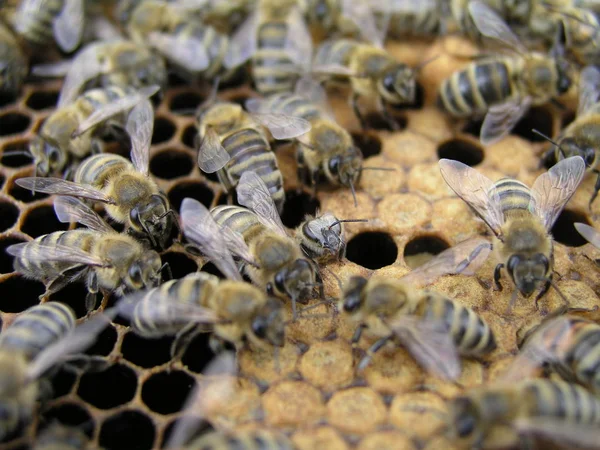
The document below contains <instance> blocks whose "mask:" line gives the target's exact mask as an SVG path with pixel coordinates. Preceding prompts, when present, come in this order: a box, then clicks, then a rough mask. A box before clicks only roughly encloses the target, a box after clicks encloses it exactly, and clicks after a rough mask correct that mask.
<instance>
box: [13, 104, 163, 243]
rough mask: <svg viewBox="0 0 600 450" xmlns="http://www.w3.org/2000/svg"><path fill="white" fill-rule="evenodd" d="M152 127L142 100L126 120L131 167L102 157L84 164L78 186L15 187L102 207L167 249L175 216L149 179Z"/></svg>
mask: <svg viewBox="0 0 600 450" xmlns="http://www.w3.org/2000/svg"><path fill="white" fill-rule="evenodd" d="M116 103H118V102H116ZM105 113H106V111H103V114H105ZM103 114H100V115H98V116H95V117H94V115H92V116H91V117H90V118H88V119H87V123H94V122H95V121H97V120H103ZM87 123H86V125H87ZM81 127H82V125H81V124H80V128H81ZM153 127H154V121H153V110H152V106H151V105H150V102H149V101H148V100H143V101H141V102H140V103H138V105H137V106H136V107H134V108H133V110H132V111H131V112H130V113H129V117H128V119H127V126H126V129H127V130H128V131H129V134H130V136H131V138H132V142H131V145H132V149H131V162H130V161H129V160H128V159H125V158H123V157H122V156H119V155H115V154H109V153H101V154H97V155H93V156H89V157H87V158H86V159H85V160H83V162H82V163H81V164H80V165H79V167H78V168H77V171H76V172H75V175H74V181H73V182H72V181H66V180H63V179H60V178H36V177H27V178H20V179H18V180H16V181H15V182H16V183H17V184H18V185H19V186H21V187H23V188H25V189H29V190H31V191H38V192H45V193H47V194H58V195H70V196H74V197H81V198H85V199H89V200H92V201H98V202H102V203H104V207H105V210H106V212H107V214H108V215H109V216H110V217H111V218H112V219H113V220H114V221H115V222H118V223H126V224H127V226H128V227H129V230H128V231H129V232H130V233H132V234H133V235H135V236H137V237H139V238H142V239H147V240H148V241H149V242H150V243H151V244H152V246H153V247H160V248H164V247H165V245H166V243H167V241H168V239H169V238H170V234H171V229H172V226H173V223H174V220H173V215H174V212H173V211H172V210H171V208H170V206H169V200H168V198H167V196H166V194H165V193H163V192H162V191H161V190H160V189H159V188H158V185H157V184H156V182H155V181H154V180H153V179H152V178H151V177H150V176H149V175H148V148H149V146H150V141H151V138H152V129H153ZM84 128H85V127H84ZM132 162H133V164H132Z"/></svg>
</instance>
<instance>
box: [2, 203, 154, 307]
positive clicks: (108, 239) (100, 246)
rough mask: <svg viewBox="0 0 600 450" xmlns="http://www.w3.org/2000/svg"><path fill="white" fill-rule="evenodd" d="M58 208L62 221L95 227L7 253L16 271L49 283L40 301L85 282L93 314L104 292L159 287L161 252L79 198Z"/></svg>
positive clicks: (50, 237)
mask: <svg viewBox="0 0 600 450" xmlns="http://www.w3.org/2000/svg"><path fill="white" fill-rule="evenodd" d="M54 210H55V212H56V215H57V217H58V219H59V220H60V221H61V222H67V223H68V222H79V223H81V224H83V225H85V226H87V227H88V228H89V229H76V230H71V231H55V232H54V233H50V234H45V235H43V236H40V237H38V238H36V239H34V240H33V241H29V242H24V243H20V244H14V245H11V246H10V247H8V248H7V249H6V251H7V252H8V253H9V254H11V255H13V256H15V260H14V269H15V272H19V273H21V274H22V275H24V276H25V277H27V278H31V279H34V280H39V281H42V282H43V283H44V284H45V285H46V292H44V293H43V294H42V295H41V296H40V298H43V297H46V296H49V295H51V294H53V293H54V292H57V291H59V290H60V289H62V288H63V287H65V286H66V285H67V284H69V283H72V282H74V281H78V280H81V279H84V280H85V282H86V285H87V289H88V295H87V296H86V299H85V305H86V308H87V309H88V310H91V309H93V307H94V305H95V304H96V294H97V293H98V291H99V290H106V291H117V294H118V295H122V294H123V293H124V292H125V291H129V290H140V289H144V288H148V287H153V286H157V285H158V284H159V282H160V279H161V270H162V266H161V260H160V256H159V255H158V253H156V252H155V251H153V250H148V249H146V248H144V247H143V246H142V245H141V244H140V243H139V242H137V241H136V240H135V239H133V238H132V237H130V236H127V235H126V234H119V233H117V232H116V231H114V230H113V229H112V228H110V226H108V224H107V223H106V222H104V220H102V218H100V216H98V215H97V214H96V213H95V212H94V211H93V210H92V209H91V208H89V207H88V206H87V205H85V204H84V203H83V202H81V201H80V200H77V199H76V198H73V197H60V198H57V199H56V200H55V201H54Z"/></svg>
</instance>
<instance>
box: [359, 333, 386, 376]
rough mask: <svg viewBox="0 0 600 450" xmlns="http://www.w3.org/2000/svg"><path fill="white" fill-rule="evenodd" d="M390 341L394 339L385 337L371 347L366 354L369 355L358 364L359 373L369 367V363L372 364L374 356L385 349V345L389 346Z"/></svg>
mask: <svg viewBox="0 0 600 450" xmlns="http://www.w3.org/2000/svg"><path fill="white" fill-rule="evenodd" d="M390 339H392V335H389V336H386V337H383V338H381V339H379V340H377V341H376V342H375V343H374V344H373V345H371V346H370V347H369V348H368V349H367V352H366V353H367V354H366V355H365V356H364V357H363V359H361V360H360V362H359V363H358V366H357V370H358V371H359V372H361V371H362V370H364V368H365V367H367V366H368V365H369V363H370V362H371V359H373V356H375V353H377V352H378V351H379V350H381V349H382V348H383V346H384V345H385V344H387V342H388V341H389V340H390Z"/></svg>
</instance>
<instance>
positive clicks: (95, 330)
mask: <svg viewBox="0 0 600 450" xmlns="http://www.w3.org/2000/svg"><path fill="white" fill-rule="evenodd" d="M115 316H116V311H115V310H114V309H111V310H106V311H105V312H104V313H99V314H95V315H94V317H92V318H90V319H88V320H86V321H85V322H83V323H82V324H81V325H78V326H76V327H75V328H74V329H73V330H72V331H71V332H70V333H69V334H67V335H66V336H64V337H62V338H61V339H59V340H58V341H56V342H54V343H53V344H51V345H49V346H48V347H46V348H45V349H44V350H42V351H41V352H40V353H39V355H38V356H37V357H36V358H35V359H34V360H33V361H32V362H31V363H30V364H29V366H28V367H27V379H28V380H29V381H33V380H36V379H38V378H39V377H40V376H41V375H43V374H44V373H45V372H46V371H47V370H48V369H49V368H51V367H52V366H54V365H56V364H57V363H60V361H61V360H65V358H66V357H67V356H68V355H72V354H74V353H80V352H83V351H85V350H86V349H87V348H88V347H90V346H91V345H93V344H94V342H96V339H97V338H98V335H99V334H100V333H101V332H102V330H104V328H106V327H107V326H108V324H110V322H111V320H112V319H113V318H114V317H115Z"/></svg>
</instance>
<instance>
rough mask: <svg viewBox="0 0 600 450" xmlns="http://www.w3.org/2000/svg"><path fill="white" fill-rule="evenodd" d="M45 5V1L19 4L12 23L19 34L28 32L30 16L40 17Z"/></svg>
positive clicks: (29, 1) (36, 0)
mask: <svg viewBox="0 0 600 450" xmlns="http://www.w3.org/2000/svg"><path fill="white" fill-rule="evenodd" d="M44 3H45V0H22V1H20V2H19V6H18V7H17V9H16V10H15V17H14V20H13V21H12V26H13V27H14V29H15V30H16V31H17V32H18V33H19V34H23V33H25V32H26V31H27V28H26V24H27V23H29V16H32V15H34V16H35V15H39V14H40V11H41V10H42V8H43V7H44Z"/></svg>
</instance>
